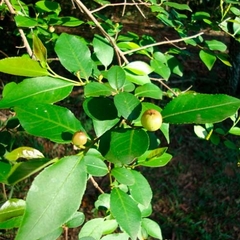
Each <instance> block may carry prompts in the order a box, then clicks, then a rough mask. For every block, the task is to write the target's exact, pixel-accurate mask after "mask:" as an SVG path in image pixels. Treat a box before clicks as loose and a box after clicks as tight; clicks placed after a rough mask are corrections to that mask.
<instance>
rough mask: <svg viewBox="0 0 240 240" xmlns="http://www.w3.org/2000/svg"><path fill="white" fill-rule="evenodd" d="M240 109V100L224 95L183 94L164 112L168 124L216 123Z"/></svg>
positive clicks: (168, 105)
mask: <svg viewBox="0 0 240 240" xmlns="http://www.w3.org/2000/svg"><path fill="white" fill-rule="evenodd" d="M239 107H240V100H239V99H237V98H234V97H230V96H228V95H224V94H216V95H211V94H196V93H193V94H181V95H179V96H178V97H177V98H175V99H173V100H172V101H171V102H170V103H168V104H167V105H166V106H165V108H164V109H163V111H162V116H163V121H164V122H167V123H173V124H174V123H180V124H183V123H184V124H185V123H195V124H205V123H215V122H221V121H223V120H224V119H226V118H228V117H230V116H232V115H233V114H235V113H236V111H237V110H238V109H239Z"/></svg>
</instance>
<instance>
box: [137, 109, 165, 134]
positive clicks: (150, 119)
mask: <svg viewBox="0 0 240 240" xmlns="http://www.w3.org/2000/svg"><path fill="white" fill-rule="evenodd" d="M141 123H142V126H143V127H144V128H145V129H146V130H148V131H151V132H153V131H157V130H158V129H159V128H160V127H161V126H162V115H161V113H160V112H158V111H157V110H155V109H149V110H147V111H145V112H144V113H143V115H142V117H141Z"/></svg>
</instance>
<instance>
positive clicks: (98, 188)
mask: <svg viewBox="0 0 240 240" xmlns="http://www.w3.org/2000/svg"><path fill="white" fill-rule="evenodd" d="M90 180H91V182H92V184H93V186H94V187H95V188H96V189H97V190H98V191H99V192H100V193H104V191H103V190H102V189H101V188H100V187H99V185H98V183H97V182H96V181H95V179H94V178H93V177H92V176H91V177H90Z"/></svg>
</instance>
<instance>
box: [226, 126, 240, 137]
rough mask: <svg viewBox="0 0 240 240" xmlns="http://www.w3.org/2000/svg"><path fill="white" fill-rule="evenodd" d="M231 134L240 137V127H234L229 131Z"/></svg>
mask: <svg viewBox="0 0 240 240" xmlns="http://www.w3.org/2000/svg"><path fill="white" fill-rule="evenodd" d="M229 133H230V134H233V135H237V136H240V128H239V127H232V128H231V129H230V130H229Z"/></svg>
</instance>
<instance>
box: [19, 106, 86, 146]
mask: <svg viewBox="0 0 240 240" xmlns="http://www.w3.org/2000/svg"><path fill="white" fill-rule="evenodd" d="M14 110H15V111H16V113H17V117H18V118H19V121H20V123H21V125H22V126H23V128H24V129H25V130H26V131H27V132H28V133H30V134H32V135H35V136H41V137H45V138H48V139H51V140H52V141H55V142H61V143H64V142H70V141H71V139H72V134H73V133H75V132H76V131H79V130H83V128H82V125H81V123H80V122H79V121H78V119H77V118H76V117H75V116H74V115H73V113H72V112H71V111H70V110H68V109H66V108H63V107H60V106H55V105H50V104H37V105H28V106H18V107H16V108H14Z"/></svg>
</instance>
